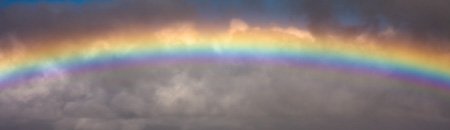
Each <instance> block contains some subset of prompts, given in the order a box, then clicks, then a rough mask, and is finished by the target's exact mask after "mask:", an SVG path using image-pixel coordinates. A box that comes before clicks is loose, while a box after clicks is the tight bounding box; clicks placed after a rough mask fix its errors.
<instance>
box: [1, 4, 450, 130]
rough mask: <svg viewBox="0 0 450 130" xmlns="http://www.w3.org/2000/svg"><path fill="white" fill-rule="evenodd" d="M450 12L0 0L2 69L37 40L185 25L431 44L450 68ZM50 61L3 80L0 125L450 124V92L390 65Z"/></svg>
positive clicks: (79, 39)
mask: <svg viewBox="0 0 450 130" xmlns="http://www.w3.org/2000/svg"><path fill="white" fill-rule="evenodd" d="M448 12H450V1H448V0H0V69H2V68H1V67H2V66H1V65H4V64H7V63H9V62H11V63H13V61H12V60H10V59H8V58H11V57H13V56H14V57H18V60H19V61H27V60H29V59H26V58H23V59H20V58H21V56H22V55H25V56H28V55H34V54H35V53H36V52H37V51H35V50H33V49H36V48H37V50H39V49H42V48H44V50H46V48H56V46H68V47H66V48H64V49H62V50H60V51H63V52H64V51H66V49H67V52H69V50H70V49H71V48H70V46H72V45H73V46H76V47H78V46H84V44H85V41H94V43H97V42H99V43H103V42H107V41H110V40H111V39H114V38H117V39H120V38H122V37H130V38H134V37H133V36H135V33H136V32H137V33H136V35H138V34H140V35H139V36H141V35H144V36H145V34H144V33H145V32H155V35H156V36H165V35H163V34H164V33H166V32H171V31H173V30H171V29H173V28H175V30H176V31H174V33H173V34H176V35H175V36H174V35H170V36H171V37H168V40H169V41H170V39H174V40H173V41H175V42H177V40H178V39H182V40H183V39H184V40H187V41H189V40H192V39H195V38H198V37H194V36H192V37H191V35H184V33H183V31H188V32H190V31H192V30H194V31H193V32H199V34H198V35H205V37H207V36H209V35H206V34H215V33H219V34H221V32H226V33H227V35H226V36H229V35H228V33H231V34H232V35H231V34H230V36H229V37H233V36H235V37H237V36H236V35H241V34H242V35H252V34H254V35H257V34H258V35H257V36H259V33H260V31H261V32H263V33H266V32H268V33H269V34H274V35H277V36H278V35H282V36H284V35H285V34H292V35H294V36H296V37H300V38H301V39H307V40H310V41H312V43H319V42H318V41H321V40H324V41H335V40H336V39H338V41H350V42H348V44H350V43H355V44H357V42H354V41H359V42H360V41H361V40H362V41H363V42H361V43H360V44H364V45H362V46H363V47H374V48H376V47H377V46H383V47H386V48H389V47H391V46H392V47H397V46H402V47H405V48H408V49H409V48H412V49H411V50H416V51H417V53H418V55H419V54H422V52H423V54H424V55H425V52H426V54H430V55H431V56H433V57H430V62H433V63H436V64H439V63H442V65H441V66H445V65H450V64H448V63H450V37H449V36H450V24H449V23H450V15H449V13H448ZM192 26H193V27H192ZM172 27H173V28H172ZM177 28H179V29H181V31H177ZM236 31H237V33H234V32H236ZM129 32H132V33H129ZM239 32H242V33H239ZM193 34H197V33H193ZM193 34H192V35H193ZM148 35H152V36H153V34H148ZM139 36H136V37H139ZM265 36H266V35H265ZM289 37H290V36H289ZM289 37H287V38H286V37H281V36H280V39H277V40H281V41H282V40H286V39H289ZM252 38H257V39H259V38H260V39H265V38H264V37H252ZM283 38H284V39H283ZM257 39H256V40H257ZM316 39H319V40H316ZM250 40H252V39H250ZM253 40H255V39H253ZM173 41H170V42H173ZM359 42H358V43H359ZM86 43H87V42H86ZM187 43H189V42H187ZM345 43H346V42H337V43H334V44H338V45H324V46H323V48H328V47H329V46H340V45H339V44H345ZM130 44H131V43H130ZM366 44H367V45H366ZM372 44H374V45H372ZM107 45H110V46H114V45H115V44H107ZM352 45H353V44H352ZM86 46H87V44H86ZM186 46H189V44H186ZM343 46H345V47H348V46H349V45H343ZM88 49H89V48H85V50H88ZM219 49H220V48H219ZM343 49H347V48H343ZM363 49H365V48H363ZM49 50H50V49H49ZM54 50H57V49H54ZM80 50H82V49H80ZM368 50H370V49H368ZM379 51H382V52H383V51H385V52H386V54H388V55H389V54H390V53H391V52H395V50H394V51H392V50H383V49H381V50H379ZM49 54H50V55H52V53H50V52H49ZM36 55H37V53H36ZM53 55H56V54H53ZM14 57H13V58H11V59H14ZM412 59H415V57H412ZM417 59H418V58H417ZM14 65H15V64H13V65H12V66H14ZM19 65H20V64H17V66H19ZM46 65H48V66H47V67H48V68H50V69H47V70H46V71H47V72H42V73H40V74H39V75H38V76H35V77H33V78H29V79H23V80H21V81H20V83H17V84H15V85H14V87H4V88H2V87H0V130H27V129H33V130H53V129H54V130H67V129H74V130H93V129H95V130H149V129H151V130H191V129H195V130H203V129H204V130H206V129H246V130H249V129H250V130H252V129H255V130H269V129H270V130H272V129H292V130H294V129H392V130H397V129H411V130H425V129H436V130H438V129H442V130H444V129H450V91H449V90H450V89H449V90H444V89H442V90H435V91H438V92H435V91H433V90H429V89H426V88H424V87H423V84H415V83H413V82H405V81H402V80H399V79H396V78H393V77H392V76H390V75H389V73H387V74H375V73H349V72H347V71H345V70H339V69H324V68H320V67H314V66H313V67H311V66H310V67H304V66H300V67H299V66H292V65H287V64H283V63H281V64H271V63H249V62H245V61H241V60H231V61H229V60H227V61H225V60H223V59H220V58H218V59H215V60H212V61H209V62H204V61H203V62H201V61H195V60H193V61H189V60H188V61H184V62H162V63H157V64H132V65H128V66H124V67H118V68H112V69H106V70H102V71H86V72H82V73H77V74H74V73H70V72H68V71H67V70H66V69H65V68H63V67H61V66H57V65H54V64H52V62H50V61H49V62H48V64H46ZM449 67H450V66H449ZM0 72H1V71H0ZM0 76H2V75H0ZM0 78H1V77H0ZM0 81H1V80H0ZM0 85H1V83H0ZM446 87H448V88H450V86H446Z"/></svg>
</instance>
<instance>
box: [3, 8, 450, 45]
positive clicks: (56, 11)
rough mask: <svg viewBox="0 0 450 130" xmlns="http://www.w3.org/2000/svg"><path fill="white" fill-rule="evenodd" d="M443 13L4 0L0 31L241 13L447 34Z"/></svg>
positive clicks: (95, 28) (216, 19)
mask: <svg viewBox="0 0 450 130" xmlns="http://www.w3.org/2000/svg"><path fill="white" fill-rule="evenodd" d="M24 1H27V0H24ZM0 4H1V3H0ZM448 12H450V1H448V0H245V1H241V0H227V1H222V0H190V1H183V0H115V1H103V0H98V1H73V2H70V1H69V2H67V1H66V2H55V1H53V2H36V1H34V2H23V1H22V2H20V1H19V2H14V1H9V2H4V3H3V4H2V6H0V30H1V31H0V36H3V37H5V36H7V35H17V36H20V37H23V36H27V37H28V36H35V37H40V36H42V35H44V36H48V37H53V38H57V37H62V36H73V35H79V34H83V35H88V34H89V33H95V32H101V31H102V30H103V31H104V30H108V29H111V28H114V27H117V26H120V25H132V24H147V25H156V26H155V27H158V26H161V24H164V23H170V22H177V21H183V20H187V21H196V22H204V25H208V24H211V25H213V26H214V25H215V26H217V24H220V23H221V22H222V23H227V22H228V21H229V20H230V19H231V18H240V19H244V20H246V21H250V23H255V24H271V23H280V24H281V25H283V24H286V25H293V26H304V27H306V28H308V29H310V30H311V31H312V32H314V33H315V34H319V35H320V34H323V33H328V32H333V33H336V32H338V33H339V32H345V33H348V34H355V35H357V34H360V33H368V32H369V33H374V34H378V33H380V32H383V31H385V30H386V29H388V28H393V29H395V31H398V32H399V33H402V34H405V35H408V36H412V37H414V38H420V39H448V36H450V25H449V24H448V23H450V16H449V14H448ZM208 21H209V22H208Z"/></svg>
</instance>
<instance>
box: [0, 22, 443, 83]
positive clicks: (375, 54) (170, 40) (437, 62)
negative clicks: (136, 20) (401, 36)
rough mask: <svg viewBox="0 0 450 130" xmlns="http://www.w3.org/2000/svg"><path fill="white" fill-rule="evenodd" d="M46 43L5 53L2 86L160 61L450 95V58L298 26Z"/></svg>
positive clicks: (179, 29)
mask: <svg viewBox="0 0 450 130" xmlns="http://www.w3.org/2000/svg"><path fill="white" fill-rule="evenodd" d="M42 42H43V43H45V45H48V46H45V47H39V46H36V47H29V48H26V49H27V50H26V51H24V50H20V49H16V50H15V51H10V52H7V53H3V54H2V58H1V62H0V88H2V89H6V88H10V87H13V86H16V85H18V84H20V83H21V82H25V81H27V80H28V79H30V78H33V77H38V76H39V75H40V74H42V73H47V72H49V73H50V70H51V69H52V68H55V67H56V68H60V69H63V70H65V71H67V72H69V73H83V72H89V71H97V70H102V69H103V70H105V69H104V68H109V69H113V68H115V67H118V66H127V65H131V64H152V63H158V62H161V61H177V62H179V61H208V62H209V61H221V62H226V61H241V62H248V63H262V62H264V63H283V64H284V63H286V64H293V65H295V66H301V67H323V68H332V69H339V70H343V71H352V72H358V73H368V74H369V73H370V74H373V73H375V74H379V75H387V76H390V77H393V78H397V79H399V80H403V81H405V82H408V83H413V84H420V85H422V86H427V88H432V89H433V90H446V91H449V90H450V69H448V68H450V60H449V59H450V57H449V56H448V54H447V55H445V54H442V53H439V52H434V51H426V50H424V49H419V47H415V46H408V44H392V45H389V43H387V42H386V43H377V42H376V41H375V40H370V39H362V40H361V39H356V40H355V39H352V40H348V39H339V38H319V37H313V36H311V35H310V34H309V33H308V32H306V31H302V30H300V29H296V28H275V27H268V28H248V27H246V26H245V27H244V28H242V27H240V28H239V27H238V28H237V29H234V28H232V29H230V30H229V31H223V32H213V31H205V30H203V31H201V30H197V29H195V28H194V27H191V26H187V25H180V26H174V27H172V28H167V29H162V30H156V31H155V30H150V31H149V30H147V31H142V30H140V31H136V30H131V31H130V30H127V29H120V30H117V31H112V32H110V33H107V34H104V35H102V36H95V37H85V38H80V39H76V40H66V41H63V40H60V41H56V40H55V41H42ZM106 70H107V69H106Z"/></svg>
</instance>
